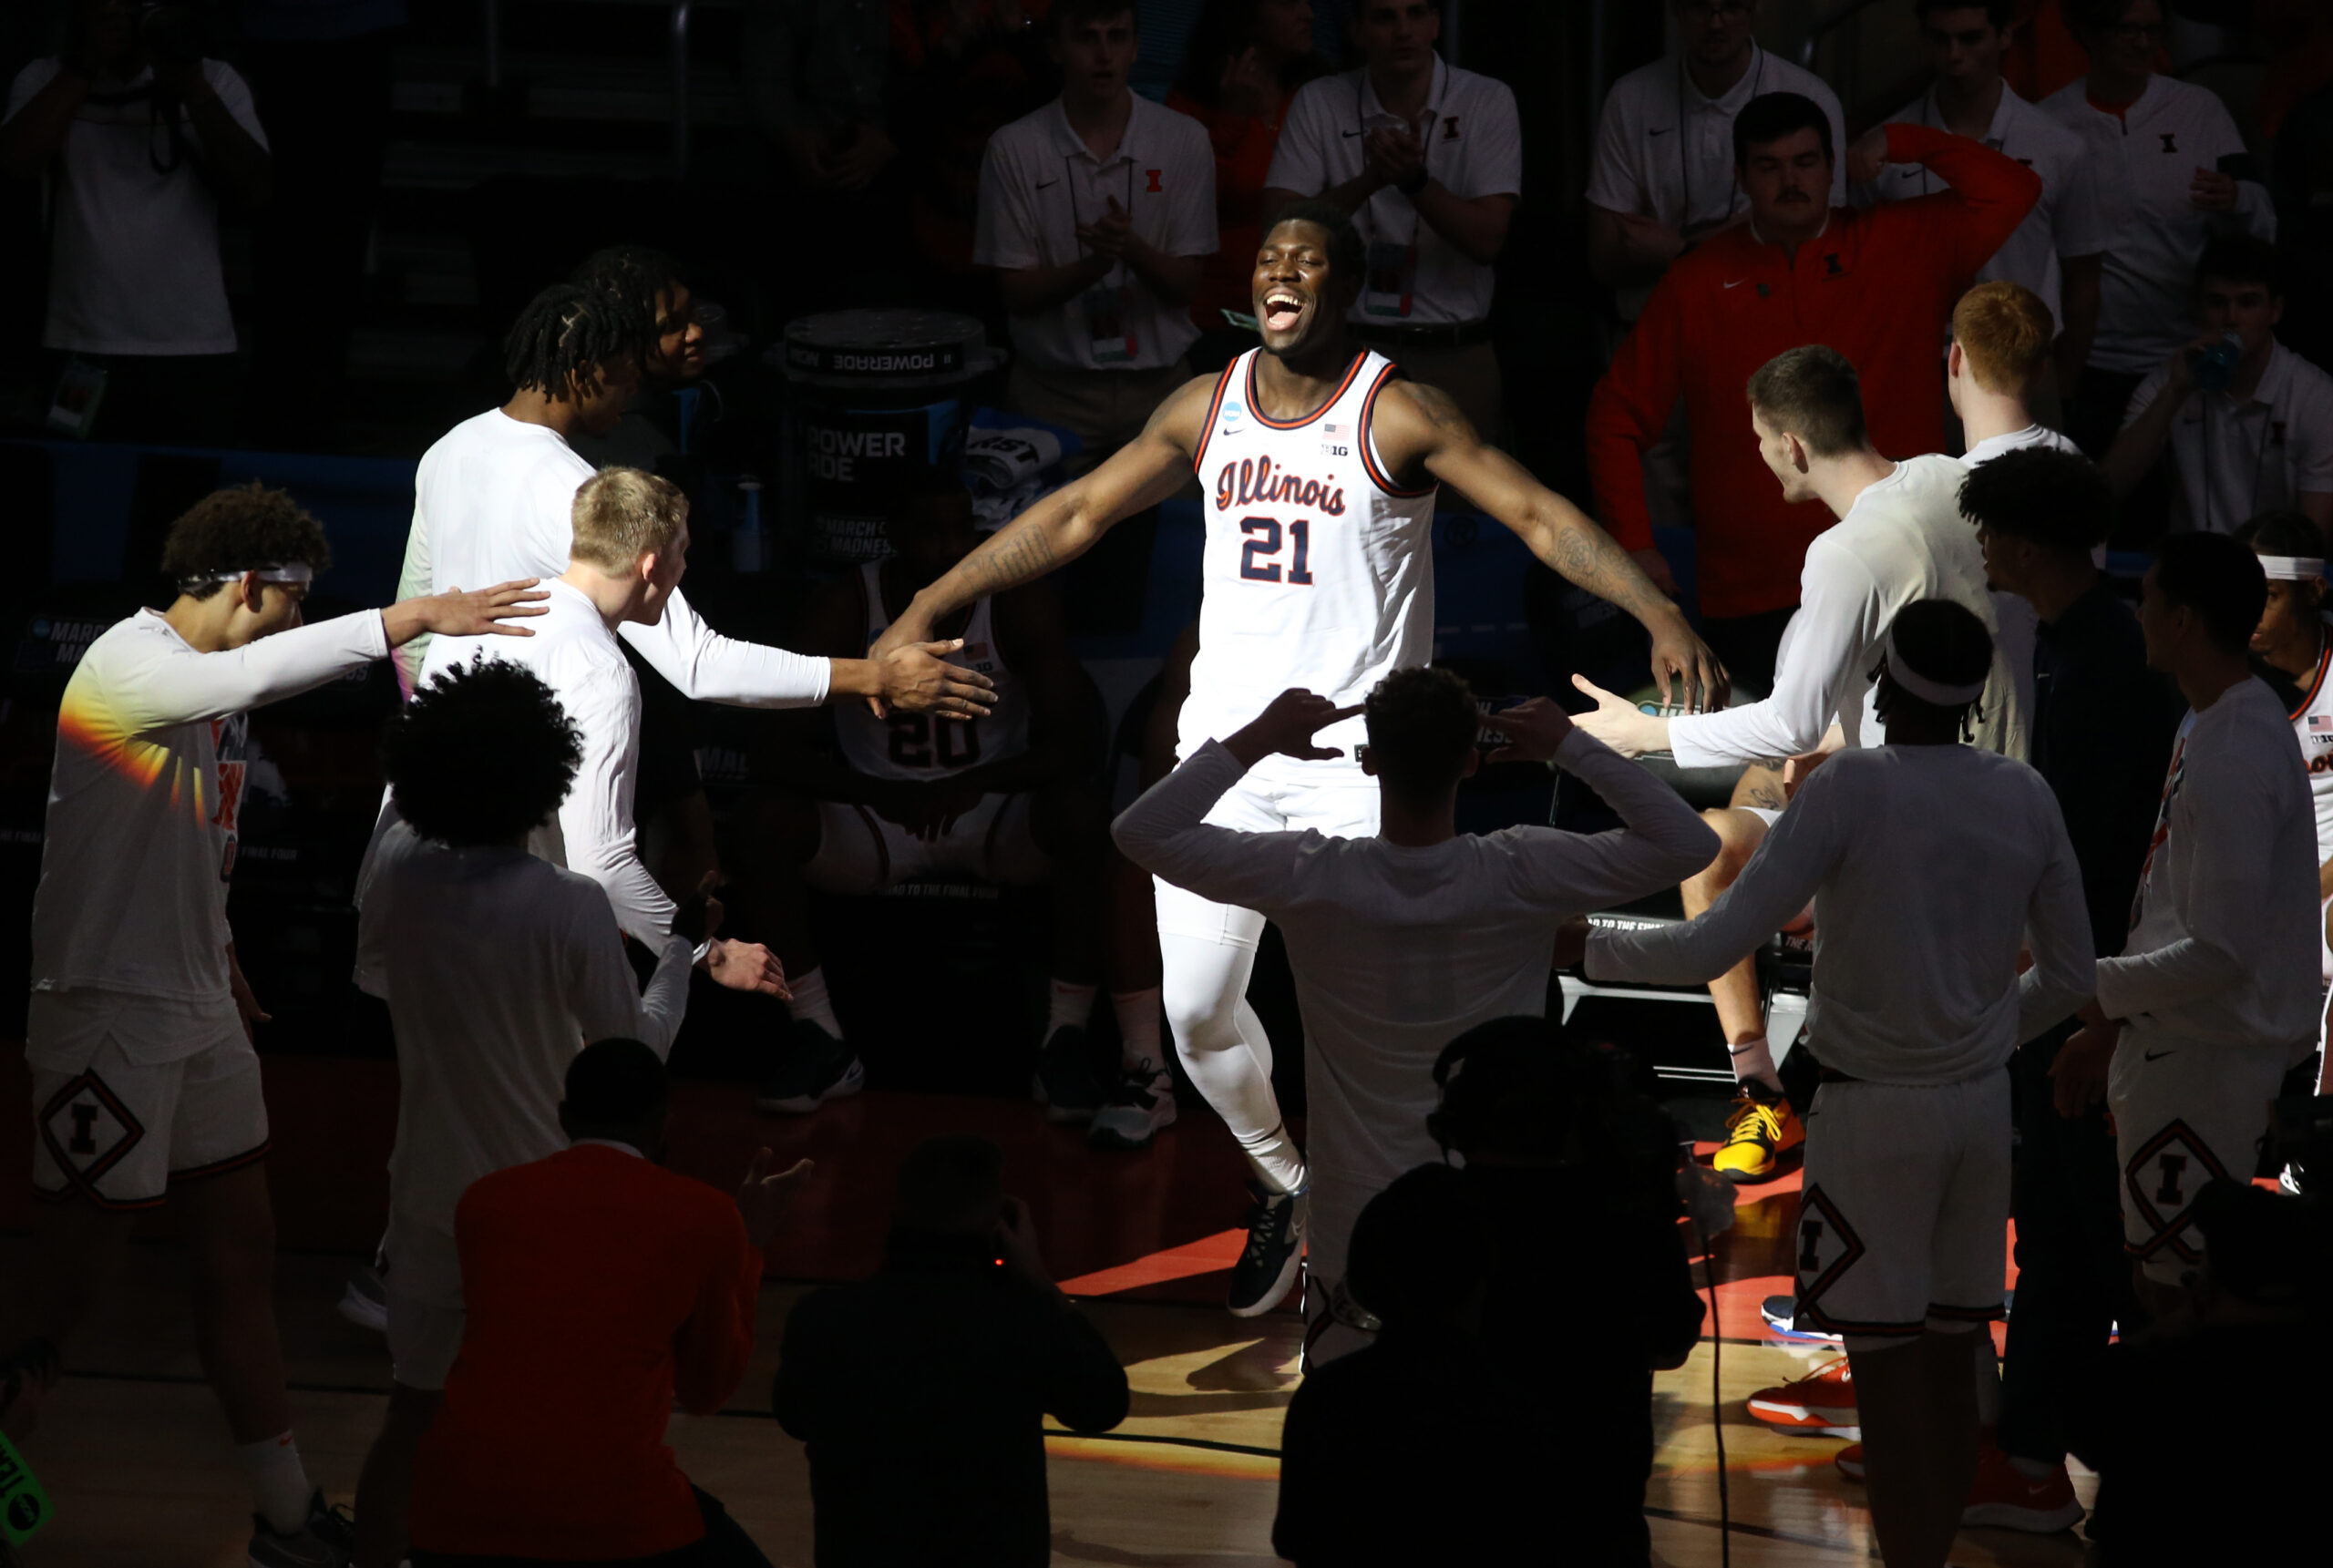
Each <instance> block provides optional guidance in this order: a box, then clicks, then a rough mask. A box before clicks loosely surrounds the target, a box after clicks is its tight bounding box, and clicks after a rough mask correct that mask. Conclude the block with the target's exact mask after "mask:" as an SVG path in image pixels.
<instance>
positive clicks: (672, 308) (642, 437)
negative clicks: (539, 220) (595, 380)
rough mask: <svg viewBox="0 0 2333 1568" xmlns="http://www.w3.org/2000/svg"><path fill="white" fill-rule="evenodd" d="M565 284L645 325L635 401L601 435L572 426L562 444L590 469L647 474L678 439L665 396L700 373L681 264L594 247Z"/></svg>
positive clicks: (642, 249)
mask: <svg viewBox="0 0 2333 1568" xmlns="http://www.w3.org/2000/svg"><path fill="white" fill-rule="evenodd" d="M569 282H573V283H576V284H579V285H581V287H583V288H586V289H589V290H591V292H594V293H598V294H608V295H612V296H613V297H614V298H615V299H617V300H618V301H620V302H622V304H623V306H624V308H625V309H627V310H630V311H632V312H634V313H637V314H639V315H640V316H642V317H643V318H644V319H646V320H647V321H648V322H649V323H652V324H651V326H650V328H649V333H650V340H651V341H650V342H649V344H648V352H647V354H645V355H644V356H643V358H642V365H641V372H642V374H641V387H640V397H639V401H638V403H637V405H635V406H634V407H633V408H632V410H631V411H630V412H628V413H626V414H625V415H623V416H622V419H621V420H620V421H619V422H618V423H617V425H616V426H615V428H614V429H613V430H612V431H611V432H610V433H609V434H608V435H606V436H595V435H591V434H590V433H588V432H581V431H579V432H577V433H575V434H574V435H572V436H570V437H569V441H570V444H571V445H573V446H574V447H575V449H576V450H577V451H578V452H580V453H581V454H582V455H583V456H585V457H586V458H588V459H590V460H591V466H593V467H595V468H607V467H615V466H622V467H631V468H644V469H646V470H648V471H649V472H651V473H653V472H654V471H655V468H656V459H657V458H658V457H660V456H663V455H664V454H665V453H667V452H674V451H678V450H680V449H681V448H682V447H683V446H684V445H685V444H686V443H685V439H684V434H685V433H684V431H683V420H682V413H681V409H680V406H679V405H678V403H677V402H676V401H675V400H674V397H673V394H674V393H676V392H679V391H681V390H682V389H683V388H686V387H690V386H694V384H696V382H697V380H698V379H699V378H700V377H701V376H703V375H704V363H705V356H704V327H703V326H701V325H699V324H698V323H697V319H696V299H695V296H694V294H692V293H691V292H689V286H688V283H687V282H686V280H684V279H683V277H682V276H681V264H680V263H679V262H678V261H674V260H673V258H672V257H670V256H668V255H666V254H665V253H664V252H663V251H653V250H651V249H649V248H648V247H647V246H645V245H611V246H609V247H608V248H607V249H606V250H604V251H593V252H592V253H591V255H590V256H588V257H586V258H584V260H583V262H582V264H581V265H580V266H578V267H577V268H576V269H575V272H574V274H573V276H572V277H570V279H569Z"/></svg>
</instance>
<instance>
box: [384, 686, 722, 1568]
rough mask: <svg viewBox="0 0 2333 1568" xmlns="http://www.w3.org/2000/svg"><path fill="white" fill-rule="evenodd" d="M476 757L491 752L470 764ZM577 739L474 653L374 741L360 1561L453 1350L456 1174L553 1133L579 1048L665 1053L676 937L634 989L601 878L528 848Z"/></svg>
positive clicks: (680, 971)
mask: <svg viewBox="0 0 2333 1568" xmlns="http://www.w3.org/2000/svg"><path fill="white" fill-rule="evenodd" d="M487 753H491V754H492V755H493V757H494V759H495V765H494V766H493V767H491V768H486V769H481V768H479V767H478V757H479V756H481V755H483V754H487ZM585 754H586V745H585V737H584V735H583V733H582V732H581V730H580V729H579V728H578V726H577V725H576V724H574V723H570V721H569V719H568V716H567V714H566V712H565V711H564V710H563V709H562V708H561V707H560V702H559V699H558V698H557V696H556V695H554V694H553V692H552V691H551V689H550V686H548V685H546V684H545V683H544V682H543V681H542V679H541V677H540V676H538V675H537V674H536V673H535V672H534V671H531V670H529V669H527V668H525V667H524V666H522V665H518V664H512V663H509V662H507V661H499V660H488V661H481V662H479V663H477V664H474V665H470V666H467V667H464V668H458V669H456V670H453V671H448V672H447V673H446V674H444V675H440V676H438V677H437V679H436V680H435V681H432V682H430V683H429V684H428V685H427V686H425V687H423V688H422V689H421V690H420V691H419V692H416V694H415V696H414V699H413V701H412V702H411V703H410V704H408V705H407V706H406V709H405V711H404V712H402V713H401V714H399V715H398V716H397V717H396V719H394V720H392V721H391V722H390V723H389V727H388V730H387V733H386V734H385V736H384V738H383V742H382V761H383V764H384V768H385V772H386V773H387V774H388V776H389V789H390V794H391V797H392V798H393V799H394V800H395V802H396V808H397V815H398V816H399V817H400V818H401V819H402V820H401V821H400V822H399V823H398V824H397V825H396V826H395V827H393V828H392V829H391V830H390V832H389V834H388V835H387V836H386V837H385V838H384V839H383V841H382V844H381V847H380V850H379V853H378V855H377V856H376V858H375V871H374V880H373V883H372V886H370V888H368V889H367V891H366V894H365V908H364V916H363V919H362V921H361V923H360V926H359V929H358V937H357V941H358V963H359V964H360V966H362V967H363V968H364V969H365V971H366V974H367V977H368V989H375V988H377V989H378V990H379V992H380V993H381V994H382V995H384V996H385V998H386V999H387V1001H388V1004H389V1014H390V1017H391V1019H392V1020H393V1022H394V1025H395V1030H396V1042H397V1075H398V1104H397V1138H396V1151H395V1153H392V1154H391V1155H390V1157H389V1230H388V1235H387V1237H386V1239H385V1241H384V1242H383V1244H382V1247H381V1255H382V1259H383V1264H382V1270H381V1274H382V1282H383V1284H384V1285H385V1287H386V1292H387V1298H388V1319H389V1321H388V1333H389V1358H390V1362H391V1368H392V1376H393V1378H394V1379H395V1386H394V1387H393V1388H392V1389H391V1391H390V1395H389V1411H388V1417H387V1420H386V1423H385V1425H384V1427H383V1428H382V1431H381V1435H380V1438H379V1439H378V1440H376V1441H375V1443H374V1445H373V1452H372V1455H371V1457H370V1459H368V1460H366V1462H365V1474H364V1479H363V1481H362V1483H361V1484H360V1486H359V1488H358V1491H357V1511H356V1512H357V1521H358V1522H357V1531H358V1543H359V1547H360V1550H359V1552H358V1554H357V1560H358V1561H359V1562H362V1563H395V1562H396V1561H397V1560H398V1559H399V1558H401V1557H402V1556H403V1555H404V1553H405V1539H404V1536H405V1512H406V1490H407V1485H408V1482H409V1479H410V1477H411V1474H412V1467H413V1454H414V1450H415V1447H416V1444H418V1443H419V1442H420V1440H421V1435H422V1433H423V1432H425V1431H427V1430H428V1426H429V1419H430V1417H431V1416H432V1414H434V1413H435V1411H436V1409H437V1400H438V1397H439V1394H440V1391H441V1390H442V1389H444V1388H445V1384H446V1373H447V1369H448V1368H450V1367H452V1365H453V1362H454V1353H455V1351H456V1350H457V1349H458V1348H460V1347H461V1342H462V1322H463V1318H462V1276H461V1264H460V1259H459V1258H458V1257H457V1255H456V1253H455V1250H454V1205H455V1204H456V1202H457V1200H458V1199H459V1198H460V1197H461V1195H462V1193H463V1192H464V1190H466V1189H467V1188H468V1186H469V1184H471V1183H472V1182H474V1181H476V1180H478V1178H479V1177H480V1176H483V1175H486V1174H487V1173H489V1172H493V1171H498V1170H501V1169H503V1168H504V1167H505V1166H509V1165H517V1164H524V1163H527V1162H528V1161H530V1160H539V1159H542V1158H544V1157H546V1156H548V1155H550V1154H554V1153H558V1152H559V1151H560V1149H562V1148H564V1147H566V1138H565V1136H564V1134H562V1133H561V1132H560V1127H559V1101H560V1085H561V1083H562V1082H563V1081H564V1079H565V1074H566V1071H567V1067H568V1064H569V1063H570V1062H571V1061H574V1059H575V1055H576V1053H577V1052H578V1051H580V1050H582V1049H583V1047H584V1046H586V1045H588V1044H590V1043H591V1041H593V1040H611V1039H631V1040H642V1041H645V1042H646V1043H647V1044H648V1045H649V1046H650V1047H651V1048H652V1049H653V1050H656V1051H658V1052H659V1053H660V1054H661V1053H662V1052H663V1051H665V1050H669V1049H670V1048H671V1046H672V1041H673V1033H674V1031H676V1030H678V1029H679V1028H680V1022H681V1013H682V1010H683V1008H684V1007H685V1005H686V1004H687V1001H688V974H689V958H690V943H689V940H688V938H686V937H683V936H668V937H666V938H665V939H664V943H663V950H662V951H661V953H659V955H658V962H657V966H656V972H655V974H654V976H653V978H652V979H650V980H649V982H648V991H647V994H646V996H644V997H643V996H642V995H641V993H640V991H639V989H638V988H637V987H636V985H635V983H634V981H633V979H632V967H631V964H630V963H629V961H628V960H627V959H626V958H625V957H624V952H623V938H622V934H621V933H620V932H619V931H618V929H617V927H616V920H615V915H614V912H613V910H612V908H611V907H610V905H609V902H608V895H607V893H606V891H605V890H604V889H602V888H601V886H600V884H599V883H597V882H595V881H593V880H591V878H590V877H588V876H583V875H582V874H581V872H575V871H569V870H566V869H564V868H562V867H560V866H554V865H552V864H550V862H548V861H545V860H541V859H539V858H537V857H536V856H533V855H530V854H529V853H528V851H527V836H528V835H529V834H530V833H532V832H534V831H535V830H536V829H538V828H540V827H542V826H544V825H546V824H547V823H549V822H550V820H551V818H552V816H553V815H554V814H555V813H556V812H557V811H558V810H559V807H560V803H561V802H563V801H564V800H565V799H566V798H567V795H568V793H569V790H570V787H571V786H572V785H573V784H574V781H575V774H576V770H577V769H578V768H579V767H580V766H581V764H582V763H583V761H584V758H585Z"/></svg>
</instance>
